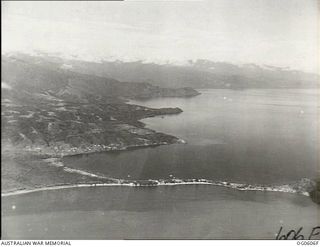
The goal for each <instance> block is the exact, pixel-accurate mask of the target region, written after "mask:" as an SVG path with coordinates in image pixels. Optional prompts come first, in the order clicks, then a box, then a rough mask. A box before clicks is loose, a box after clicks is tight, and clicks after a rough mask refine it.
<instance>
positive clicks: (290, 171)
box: [2, 90, 320, 239]
mask: <svg viewBox="0 0 320 247" xmlns="http://www.w3.org/2000/svg"><path fill="white" fill-rule="evenodd" d="M201 93H202V95H200V96H197V97H195V98H189V99H179V98H172V99H157V100H150V101H144V102H132V103H135V104H140V105H146V106H150V107H176V106H178V107H180V108H181V109H183V110H184V112H183V113H182V114H180V115H176V116H167V117H163V118H162V117H157V118H150V119H145V120H143V122H145V123H146V124H147V126H148V127H149V128H151V129H155V130H157V131H161V132H164V133H169V134H173V135H175V136H178V137H180V138H182V139H185V140H186V141H187V142H188V144H186V145H182V144H179V145H168V146H161V147H155V148H145V149H139V150H132V151H125V152H115V153H100V154H92V155H82V156H75V157H72V158H66V159H65V160H64V162H65V164H66V165H67V166H70V167H73V168H77V169H82V170H86V171H90V172H93V173H94V172H99V173H103V174H105V175H107V176H111V177H115V178H126V179H149V178H169V177H170V176H175V177H177V178H209V179H217V180H228V181H231V182H244V183H259V184H270V183H280V184H282V183H287V182H291V181H296V180H299V179H301V178H303V177H308V178H314V177H317V176H319V166H318V164H319V163H318V157H317V154H318V151H319V150H318V147H319V146H318V144H317V137H318V133H317V126H318V118H317V112H318V109H319V108H317V107H318V100H319V96H318V94H317V92H315V91H314V90H313V91H312V90H246V91H229V90H203V91H201ZM2 202H3V205H2V214H3V216H4V217H2V226H3V228H2V234H3V238H21V239H28V238H29V239H30V238H47V239H54V238H56V239H119V238H120V239H123V238H129V239H131V238H152V239H154V238H156V239H159V238H174V239H177V238H180V239H181V238H193V239H194V238H207V239H212V238H214V239H223V238H236V239H239V238H268V239H273V238H275V234H276V232H278V230H279V228H280V226H283V227H284V228H285V229H287V231H289V230H290V229H295V228H298V227H300V226H303V227H304V230H303V231H304V232H305V235H307V234H308V233H309V232H310V230H311V228H312V227H315V226H317V225H319V224H320V223H319V214H320V209H319V206H318V205H316V204H315V203H313V202H312V201H311V200H310V199H309V198H308V197H305V196H301V195H296V194H288V193H275V192H255V191H236V190H233V189H227V188H218V187H215V186H210V185H184V186H159V187H154V188H150V187H145V188H144V187H138V188H130V187H129V188H128V187H96V188H74V189H65V190H59V191H42V192H36V193H31V194H25V195H20V196H12V197H5V198H2ZM13 206H14V207H13Z"/></svg>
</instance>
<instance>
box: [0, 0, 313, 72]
mask: <svg viewBox="0 0 320 247" xmlns="http://www.w3.org/2000/svg"><path fill="white" fill-rule="evenodd" d="M2 7H3V8H2V21H3V25H2V28H3V33H4V36H3V47H2V48H3V52H10V51H22V52H31V51H33V50H41V51H44V52H49V53H61V54H64V55H76V56H79V57H81V58H84V59H87V60H99V59H105V60H123V61H137V60H141V61H145V62H156V63H157V62H158V63H166V62H170V63H181V62H185V61H188V60H197V59H208V60H212V61H219V62H230V63H234V64H246V63H255V64H259V65H264V64H266V65H272V66H278V67H290V68H291V69H298V70H303V71H308V72H318V71H319V70H318V69H319V58H318V56H317V53H318V41H319V38H318V33H317V30H318V28H319V22H318V19H317V18H318V12H319V6H318V2H317V1H316V0H307V1H299V0H280V1H278V0H277V1H276V0H259V1H253V0H244V1H241V2H239V1H233V0H223V1H221V0H214V1H173V2H169V1H124V2H77V3H75V2H2ZM318 73H319V72H318Z"/></svg>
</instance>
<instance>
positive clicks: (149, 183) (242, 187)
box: [1, 179, 310, 197]
mask: <svg viewBox="0 0 320 247" xmlns="http://www.w3.org/2000/svg"><path fill="white" fill-rule="evenodd" d="M110 180H111V179H110ZM112 180H113V182H110V183H83V184H81V183H79V184H60V185H53V186H44V187H39V188H33V189H18V190H13V191H8V192H2V193H1V197H9V196H15V195H24V194H29V193H36V192H40V191H50V190H62V189H72V188H82V187H84V188H89V187H116V186H119V187H120V186H124V187H158V186H178V185H211V186H217V187H224V188H229V189H235V190H238V191H261V192H281V193H291V194H297V195H303V196H308V197H310V193H309V192H307V191H304V192H301V191H297V190H295V189H293V188H291V187H290V185H280V186H279V185H278V186H262V185H247V184H239V183H230V182H221V181H217V182H214V181H211V180H206V179H186V180H180V179H171V180H151V179H150V180H144V181H139V180H132V181H130V180H121V179H112ZM114 181H117V182H116V183H115V182H114Z"/></svg>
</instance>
